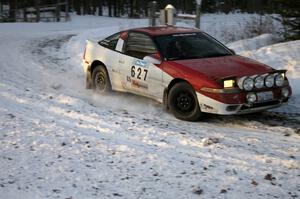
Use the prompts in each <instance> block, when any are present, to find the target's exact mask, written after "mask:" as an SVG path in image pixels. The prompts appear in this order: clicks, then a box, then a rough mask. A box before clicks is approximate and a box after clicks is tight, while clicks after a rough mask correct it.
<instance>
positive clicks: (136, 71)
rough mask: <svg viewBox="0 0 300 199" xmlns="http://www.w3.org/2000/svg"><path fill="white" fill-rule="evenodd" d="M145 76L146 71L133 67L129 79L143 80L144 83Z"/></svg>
mask: <svg viewBox="0 0 300 199" xmlns="http://www.w3.org/2000/svg"><path fill="white" fill-rule="evenodd" d="M147 74H148V70H147V69H142V68H140V67H135V66H132V67H131V77H132V78H135V77H136V78H138V79H143V80H144V81H146V79H147ZM142 76H143V77H142Z"/></svg>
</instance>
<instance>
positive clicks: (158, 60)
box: [143, 53, 161, 65]
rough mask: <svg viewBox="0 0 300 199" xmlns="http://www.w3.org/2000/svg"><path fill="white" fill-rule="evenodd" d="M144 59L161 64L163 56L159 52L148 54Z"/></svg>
mask: <svg viewBox="0 0 300 199" xmlns="http://www.w3.org/2000/svg"><path fill="white" fill-rule="evenodd" d="M143 60H144V61H147V62H150V63H151V64H155V65H159V64H161V57H160V55H159V54H158V53H155V54H151V55H147V56H145V57H144V58H143Z"/></svg>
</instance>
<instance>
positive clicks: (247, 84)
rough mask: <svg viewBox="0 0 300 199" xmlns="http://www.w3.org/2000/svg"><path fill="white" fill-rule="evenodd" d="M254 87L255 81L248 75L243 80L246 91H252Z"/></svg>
mask: <svg viewBox="0 0 300 199" xmlns="http://www.w3.org/2000/svg"><path fill="white" fill-rule="evenodd" d="M253 87H254V81H253V79H252V78H251V77H247V78H246V79H245V80H244V82H243V88H244V89H245V90H246V91H251V90H252V89H253Z"/></svg>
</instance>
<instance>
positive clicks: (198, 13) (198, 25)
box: [195, 0, 202, 29]
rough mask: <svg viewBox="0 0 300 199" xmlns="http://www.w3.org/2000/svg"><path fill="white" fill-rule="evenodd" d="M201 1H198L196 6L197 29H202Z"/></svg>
mask: <svg viewBox="0 0 300 199" xmlns="http://www.w3.org/2000/svg"><path fill="white" fill-rule="evenodd" d="M201 1H202V0H197V5H196V18H195V27H196V28H199V29H200V14H201V13H200V10H201Z"/></svg>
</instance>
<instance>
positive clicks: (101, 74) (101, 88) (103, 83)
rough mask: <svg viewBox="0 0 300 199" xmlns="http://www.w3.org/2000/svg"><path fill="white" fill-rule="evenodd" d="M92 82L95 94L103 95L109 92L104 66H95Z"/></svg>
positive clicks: (109, 87)
mask: <svg viewBox="0 0 300 199" xmlns="http://www.w3.org/2000/svg"><path fill="white" fill-rule="evenodd" d="M92 81H93V86H94V88H95V90H96V91H97V92H99V93H105V92H109V91H111V84H110V80H109V76H108V73H107V71H106V68H105V67H104V66H101V65H100V66H96V68H95V69H94V70H93V74H92Z"/></svg>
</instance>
